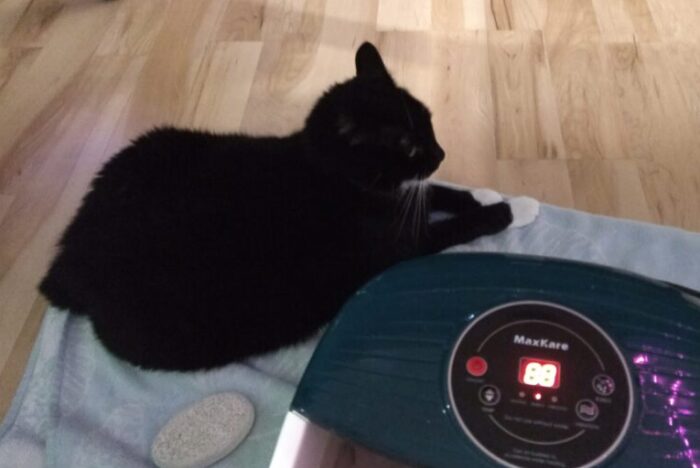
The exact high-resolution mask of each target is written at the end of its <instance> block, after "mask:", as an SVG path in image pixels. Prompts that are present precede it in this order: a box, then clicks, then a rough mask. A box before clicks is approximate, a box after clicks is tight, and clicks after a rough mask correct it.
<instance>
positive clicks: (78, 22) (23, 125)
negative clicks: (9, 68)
mask: <svg viewBox="0 0 700 468" xmlns="http://www.w3.org/2000/svg"><path fill="white" fill-rule="evenodd" d="M109 15H110V10H109V9H108V8H96V9H89V10H86V9H66V10H64V11H63V13H62V14H61V15H60V16H59V17H58V18H57V19H56V20H55V21H54V22H53V23H52V25H51V27H50V31H49V32H47V34H49V36H50V37H51V40H50V41H48V43H47V44H46V45H45V46H44V47H42V48H41V51H40V52H39V53H38V54H37V56H36V57H35V58H34V60H33V61H32V63H31V65H29V66H27V67H26V68H24V67H21V68H18V69H17V70H16V72H15V73H13V74H12V76H11V77H10V79H9V80H8V81H7V83H6V84H5V86H4V87H3V88H2V92H0V109H2V110H3V111H2V112H0V171H2V170H3V169H4V167H5V166H6V165H7V164H8V161H10V162H14V163H16V160H17V158H16V157H15V156H14V155H13V154H12V153H11V152H10V149H11V148H12V147H14V146H16V145H17V144H18V140H19V138H20V137H21V136H22V135H24V136H25V137H26V135H27V133H26V130H27V129H28V127H29V126H30V125H31V124H32V122H33V121H34V120H35V119H36V118H37V116H38V115H39V113H40V112H42V110H43V109H45V108H46V106H47V105H48V104H49V103H50V102H51V101H52V100H55V99H56V97H57V96H58V95H59V94H60V93H61V92H62V91H63V90H64V89H65V88H66V87H67V86H68V85H69V84H70V83H71V81H72V80H73V79H74V77H76V76H77V75H79V74H80V72H81V70H82V68H83V66H84V64H85V63H86V62H87V60H89V58H90V56H91V55H92V53H93V51H94V50H95V47H96V45H97V43H98V41H99V39H100V38H101V37H102V34H103V32H104V28H105V26H106V24H107V23H108V21H109ZM67 51H69V52H68V53H67ZM25 143H26V142H25ZM22 144H24V143H22ZM2 177H5V178H6V177H7V176H6V175H5V176H0V178H2Z"/></svg>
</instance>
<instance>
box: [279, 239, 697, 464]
mask: <svg viewBox="0 0 700 468" xmlns="http://www.w3.org/2000/svg"><path fill="white" fill-rule="evenodd" d="M526 300H537V301H546V302H552V303H556V304H560V305H563V306H566V307H569V308H571V309H574V310H576V311H578V312H580V313H581V314H583V315H585V316H586V317H588V318H589V319H590V320H592V321H594V322H595V323H596V324H598V326H600V327H601V328H602V329H603V330H605V331H606V332H607V334H608V335H609V336H610V337H611V338H612V339H613V341H614V342H615V343H616V344H617V346H618V347H619V348H620V350H621V351H622V353H623V355H624V357H625V359H626V362H627V365H628V367H629V368H630V371H631V374H632V380H633V382H632V384H633V387H634V395H635V397H634V400H635V404H634V406H635V409H634V413H633V416H632V423H631V424H630V427H629V430H628V432H627V434H626V435H625V438H624V440H623V442H622V444H621V445H620V446H619V447H618V450H617V451H616V452H615V453H613V454H612V455H611V457H610V458H608V460H607V461H606V464H610V465H614V466H636V467H641V466H669V467H675V466H678V467H680V466H684V467H692V466H700V418H699V416H698V409H700V296H699V295H698V293H697V292H695V291H691V290H687V289H684V288H680V287H677V286H674V285H670V284H667V283H663V282H660V281H655V280H651V279H648V278H644V277H641V276H638V275H632V274H629V273H625V272H622V271H618V270H614V269H610V268H605V267H600V266H594V265H590V264H586V263H580V262H571V261H562V260H554V259H545V258H541V257H528V256H520V255H506V254H477V253H470V254H443V255H436V256H432V257H425V258H421V259H418V260H414V261H409V262H406V263H402V264H399V265H398V266H396V267H394V268H392V269H390V270H388V271H386V272H385V273H383V274H381V275H380V276H378V277H377V278H375V279H374V280H372V281H371V282H369V283H368V284H367V285H366V286H365V287H364V288H362V289H361V290H360V291H358V292H357V293H356V294H355V295H354V296H353V297H352V298H351V299H350V300H349V301H348V303H347V304H346V305H345V306H344V307H343V309H342V311H341V313H340V314H339V315H338V317H337V318H336V320H335V321H334V322H333V323H332V324H331V325H330V326H329V328H328V330H327V331H326V333H325V335H324V337H323V338H322V340H321V342H320V343H319V346H318V348H317V349H316V351H315V353H314V355H313V357H312V359H311V361H310V363H309V366H308V368H307V369H306V372H305V374H304V377H303V379H302V381H301V383H300V385H299V387H298V389H297V393H296V395H295V397H294V400H293V402H292V406H291V410H292V411H295V412H296V413H298V414H300V415H302V416H303V417H305V418H307V419H309V420H310V421H312V422H313V423H315V424H317V425H319V426H321V427H324V428H326V429H329V430H331V431H333V432H335V433H337V434H338V435H340V436H342V437H345V438H348V439H350V440H353V441H355V442H356V443H359V444H361V445H364V446H366V447H368V448H370V449H373V450H375V451H377V452H379V453H383V454H385V455H387V456H389V457H392V458H394V459H396V460H400V461H404V462H407V463H411V464H416V465H420V466H435V467H443V466H444V467H457V466H469V467H480V466H493V463H494V462H493V460H492V459H490V458H489V457H488V456H487V455H486V454H484V453H483V452H481V450H480V449H479V448H478V447H477V446H476V445H474V444H473V443H472V442H471V441H470V440H469V438H468V437H467V436H466V435H465V434H464V433H463V431H462V429H461V428H460V426H459V424H458V422H457V420H456V417H455V415H454V413H453V412H452V410H451V408H450V406H449V396H448V390H447V371H448V365H449V360H450V355H451V352H452V350H453V347H454V346H455V343H456V341H457V339H458V338H459V336H460V334H461V333H462V331H463V330H464V329H465V328H466V326H467V325H468V324H469V323H470V321H472V320H474V319H475V318H476V317H478V316H479V315H480V314H481V313H483V312H485V311H488V310H489V309H492V308H494V307H495V306H498V305H501V304H504V303H508V302H513V301H526ZM693 463H695V464H697V465H693Z"/></svg>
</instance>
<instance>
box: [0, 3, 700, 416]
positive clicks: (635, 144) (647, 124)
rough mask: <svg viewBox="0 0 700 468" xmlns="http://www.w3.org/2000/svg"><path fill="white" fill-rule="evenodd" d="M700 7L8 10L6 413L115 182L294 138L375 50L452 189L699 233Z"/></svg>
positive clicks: (4, 57) (1, 347) (2, 86)
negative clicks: (156, 163) (85, 222)
mask: <svg viewBox="0 0 700 468" xmlns="http://www.w3.org/2000/svg"><path fill="white" fill-rule="evenodd" d="M699 25H700V3H699V2H698V1H697V0H549V1H547V0H492V1H488V0H432V1H429V0H364V1H359V0H358V1H355V0H354V1H346V0H268V1H264V0H197V1H191V0H117V1H113V2H98V1H90V0H0V415H1V414H2V413H4V411H5V410H6V407H7V405H8V404H9V402H10V399H11V396H12V395H13V393H14V389H15V386H16V383H17V381H18V379H19V377H20V375H21V373H22V371H23V367H24V365H25V362H26V359H27V356H28V353H29V351H30V349H31V345H32V343H33V340H34V338H35V335H36V331H37V329H38V326H39V324H40V321H41V318H42V314H43V312H44V309H45V307H46V303H45V301H44V300H43V299H41V298H40V297H39V296H38V295H37V292H36V289H35V287H36V284H37V281H38V280H39V278H40V277H41V275H42V274H43V273H44V271H45V268H46V266H47V263H48V261H49V259H50V258H51V255H52V252H53V245H54V243H55V241H56V239H57V236H58V235H59V233H60V232H61V230H62V229H63V227H64V226H65V225H66V223H67V222H68V220H69V219H70V217H71V215H72V213H73V212H74V210H75V208H76V206H77V204H78V203H79V201H80V199H81V197H82V195H83V193H84V192H85V189H86V186H87V185H88V183H89V181H90V179H91V177H92V175H93V174H94V172H95V171H96V170H97V169H98V168H99V167H100V165H101V164H102V163H103V162H104V161H105V159H106V158H108V157H109V156H110V155H111V154H113V153H114V152H115V150H117V149H118V148H119V147H120V146H122V145H124V144H125V143H126V142H127V141H128V140H129V139H130V138H132V137H134V136H135V135H137V134H138V133H140V132H142V131H144V130H146V129H148V128H149V127H151V126H153V125H156V124H161V123H174V124H178V125H184V126H197V127H204V128H208V129H215V130H226V131H233V130H238V129H241V130H244V131H248V132H254V133H258V134H262V133H277V134H279V133H284V132H287V131H289V130H291V129H295V128H298V127H299V126H300V125H301V123H302V121H303V119H304V117H305V113H306V112H307V110H308V109H309V107H310V106H311V104H312V103H313V102H314V100H315V99H316V97H317V96H318V95H319V93H321V91H323V90H324V88H326V87H327V86H328V85H329V84H331V83H332V82H334V81H337V80H342V79H344V78H346V77H349V76H351V74H352V73H353V54H354V51H355V49H356V47H357V46H358V45H359V44H360V43H361V42H362V41H364V40H371V41H374V42H375V43H376V44H377V45H378V46H379V47H380V49H381V52H382V54H383V55H384V57H385V59H386V62H387V64H388V66H389V67H390V69H391V70H392V72H393V73H394V75H395V77H396V78H397V80H398V81H399V82H400V83H402V84H404V85H405V86H407V87H408V88H409V89H410V90H412V91H413V92H414V93H415V94H416V95H417V96H418V97H419V98H421V99H423V100H424V101H425V102H426V103H428V104H429V106H430V107H431V108H432V110H433V113H434V115H435V118H434V122H435V125H436V131H437V134H438V139H439V140H440V141H441V142H442V146H443V147H445V149H446V150H447V153H448V159H447V160H446V161H445V163H444V165H443V167H442V168H441V170H440V171H439V174H438V176H439V177H441V178H444V179H448V180H451V181H454V182H460V183H464V184H470V185H473V186H489V187H493V188H497V189H500V190H502V191H504V192H507V193H514V194H530V195H533V196H535V197H537V198H539V199H541V200H542V201H545V202H550V203H555V204H558V205H561V206H566V207H574V208H578V209H582V210H587V211H591V212H595V213H603V214H608V215H612V216H620V217H626V218H634V219H638V220H644V221H651V222H656V223H662V224H666V225H672V226H678V227H683V228H686V229H690V230H696V231H697V230H700V198H699V196H700V169H699V167H700V166H699V164H700V26H699Z"/></svg>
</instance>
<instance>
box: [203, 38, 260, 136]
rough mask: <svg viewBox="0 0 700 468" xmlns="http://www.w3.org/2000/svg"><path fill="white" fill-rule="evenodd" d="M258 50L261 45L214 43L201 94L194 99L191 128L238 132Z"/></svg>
mask: <svg viewBox="0 0 700 468" xmlns="http://www.w3.org/2000/svg"><path fill="white" fill-rule="evenodd" d="M261 49H262V43H261V42H220V43H218V44H216V46H215V47H214V51H213V55H212V58H211V60H210V61H209V63H208V66H207V67H206V69H205V71H203V73H202V75H203V78H202V80H203V83H202V84H201V85H200V86H201V89H202V92H201V94H200V95H199V99H197V100H196V104H195V108H194V116H193V117H192V119H191V125H192V126H194V127H198V128H203V129H207V130H208V131H219V132H227V131H228V132H232V131H236V130H238V128H239V127H240V125H241V121H242V120H243V113H244V112H245V108H246V105H247V103H248V95H249V94H250V87H251V85H252V82H253V78H254V77H255V68H256V66H257V63H258V58H259V57H260V50H261ZM203 70H204V68H203Z"/></svg>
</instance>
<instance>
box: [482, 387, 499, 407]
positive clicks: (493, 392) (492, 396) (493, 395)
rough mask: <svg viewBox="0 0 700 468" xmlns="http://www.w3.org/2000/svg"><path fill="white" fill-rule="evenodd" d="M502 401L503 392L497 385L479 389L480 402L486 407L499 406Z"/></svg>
mask: <svg viewBox="0 0 700 468" xmlns="http://www.w3.org/2000/svg"><path fill="white" fill-rule="evenodd" d="M500 400H501V392H500V390H498V387H496V386H495V385H484V386H483V387H481V388H480V389H479V401H481V402H482V403H483V404H485V405H486V406H494V405H497V404H498V402H499V401H500Z"/></svg>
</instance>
